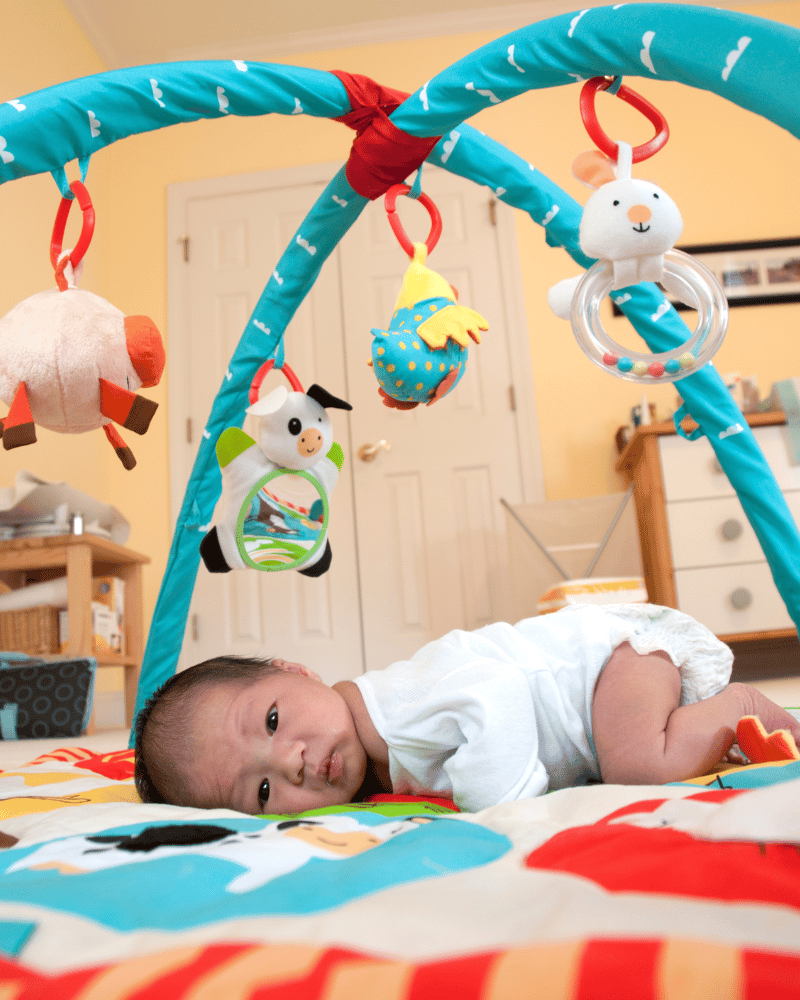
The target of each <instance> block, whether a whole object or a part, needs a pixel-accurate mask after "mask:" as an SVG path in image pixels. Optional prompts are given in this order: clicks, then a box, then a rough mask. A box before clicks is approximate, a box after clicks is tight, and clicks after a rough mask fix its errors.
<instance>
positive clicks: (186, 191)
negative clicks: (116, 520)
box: [167, 161, 545, 530]
mask: <svg viewBox="0 0 800 1000" xmlns="http://www.w3.org/2000/svg"><path fill="white" fill-rule="evenodd" d="M341 166H342V164H341V162H338V161H334V162H327V163H311V164H303V165H301V166H297V167H284V168H281V169H277V170H261V171H256V172H252V173H245V174H232V175H228V176H224V177H207V178H201V179H199V180H191V181H180V182H178V183H175V184H170V185H168V186H167V329H168V353H169V364H168V365H167V374H168V379H167V393H168V399H167V404H168V410H169V420H168V448H169V486H170V511H171V524H172V529H173V530H174V527H175V523H176V521H177V518H178V514H179V513H180V509H181V504H182V502H183V495H184V492H185V483H186V482H187V481H188V478H189V475H190V473H191V468H190V467H189V465H188V463H187V461H186V455H187V451H186V448H185V445H186V443H187V442H186V427H185V425H183V426H181V425H180V424H179V422H178V421H177V420H176V418H175V415H176V414H177V413H183V414H185V413H186V412H187V411H188V409H189V406H188V398H187V384H186V379H185V377H183V375H184V372H185V371H186V365H187V363H188V353H189V350H190V349H191V348H192V343H191V337H190V331H189V329H188V316H189V309H188V298H189V290H188V289H189V284H188V271H187V268H186V262H185V260H184V242H183V241H184V239H185V238H186V236H187V218H188V204H189V202H190V201H192V200H194V199H197V198H204V197H205V198H218V197H222V196H225V195H236V194H242V193H244V192H247V191H253V190H263V189H265V188H276V187H302V186H304V185H312V184H319V183H320V182H322V183H327V182H328V181H329V180H330V179H331V178H332V177H333V176H334V175H335V174H336V172H337V171H338V170H340V169H341ZM485 191H486V193H487V210H488V201H489V198H490V197H491V196H492V195H493V192H491V189H490V188H488V187H487V188H485ZM492 200H493V201H494V210H495V217H496V223H497V234H498V253H499V257H500V264H501V276H502V277H501V283H502V294H503V299H504V303H505V306H506V315H507V322H508V343H509V352H510V361H511V366H512V372H513V377H514V390H515V397H516V398H515V405H516V411H517V428H518V442H519V449H520V454H519V468H520V477H521V481H522V493H523V495H522V498H521V501H522V502H523V503H540V502H543V501H544V499H545V490H544V469H543V463H542V452H541V444H540V439H539V433H538V420H537V414H536V406H535V398H534V386H533V366H532V355H531V349H530V340H529V338H528V323H527V315H526V308H525V299H524V294H523V285H522V270H521V267H520V254H519V243H518V240H517V231H516V213H517V211H518V210H517V209H513V208H510V207H509V206H508V205H505V204H504V203H503V202H501V201H499V200H498V199H496V198H492ZM313 201H314V199H310V200H309V206H308V207H309V209H310V208H311V205H312V204H313ZM190 253H191V245H190ZM268 278H269V273H267V274H265V275H264V283H265V284H266V282H267V280H268ZM489 336H491V333H490V334H489ZM212 402H213V401H212V400H209V401H208V407H209V412H210V409H211V404H212ZM199 433H202V428H193V434H199Z"/></svg>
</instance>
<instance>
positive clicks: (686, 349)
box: [570, 249, 728, 385]
mask: <svg viewBox="0 0 800 1000" xmlns="http://www.w3.org/2000/svg"><path fill="white" fill-rule="evenodd" d="M664 276H665V279H666V281H665V284H667V285H668V287H669V288H670V290H671V291H672V292H673V293H674V294H675V295H676V296H677V297H678V298H679V299H680V300H681V301H682V302H685V303H686V305H687V306H689V307H690V308H692V309H696V310H697V327H696V328H695V331H694V333H693V334H692V335H691V337H690V338H689V339H688V340H687V341H685V342H684V343H683V344H681V345H680V347H676V348H674V349H673V350H671V351H663V352H662V353H660V354H645V353H640V352H638V351H630V350H628V349H627V348H625V347H622V346H621V345H620V344H618V343H616V341H614V340H612V339H611V337H610V336H609V335H608V333H607V332H606V329H605V327H604V326H603V323H602V321H601V319H600V303H601V302H602V301H603V299H604V298H605V297H606V295H607V294H608V292H609V291H610V289H611V285H612V284H613V280H614V272H613V265H612V264H611V263H610V262H609V261H603V260H600V261H598V262H597V263H596V264H594V265H593V266H592V267H590V268H589V270H588V271H586V273H585V274H584V275H583V276H582V277H581V280H580V281H579V282H578V286H577V288H576V289H575V295H574V297H573V299H572V311H571V313H570V322H571V323H572V330H573V333H574V334H575V339H576V340H577V341H578V344H579V346H580V348H581V350H582V351H583V353H584V354H585V355H586V356H587V357H588V358H589V360H590V361H593V362H594V364H596V365H597V366H598V367H599V368H602V369H603V370H604V371H607V372H611V374H612V375H617V376H618V377H619V378H624V379H627V380H628V381H630V382H639V383H642V384H649V385H652V384H653V383H654V382H675V381H677V380H678V379H681V378H685V376H687V375H691V374H692V373H693V372H695V371H697V370H699V369H700V368H702V367H703V365H705V364H706V363H707V362H708V361H710V360H711V358H712V357H713V356H714V354H715V353H716V352H717V351H718V350H719V347H720V345H721V344H722V341H723V340H724V338H725V332H726V331H727V328H728V302H727V299H726V298H725V295H724V293H723V291H722V287H721V286H720V283H719V282H718V281H717V279H716V277H715V276H714V274H713V273H712V272H711V271H709V269H708V268H707V267H706V266H705V264H702V263H701V262H700V261H699V260H697V259H696V258H695V257H692V256H690V254H688V253H684V252H683V251H682V250H674V249H673V250H667V251H666V253H665V254H664Z"/></svg>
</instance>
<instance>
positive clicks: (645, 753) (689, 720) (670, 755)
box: [592, 642, 800, 785]
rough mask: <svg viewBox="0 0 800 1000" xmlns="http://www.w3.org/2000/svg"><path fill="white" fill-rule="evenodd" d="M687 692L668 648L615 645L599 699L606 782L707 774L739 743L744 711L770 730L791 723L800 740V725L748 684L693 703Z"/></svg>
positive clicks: (595, 706) (597, 728) (599, 745)
mask: <svg viewBox="0 0 800 1000" xmlns="http://www.w3.org/2000/svg"><path fill="white" fill-rule="evenodd" d="M680 697H681V677H680V673H679V671H678V668H677V667H676V666H675V665H674V663H673V662H672V660H671V659H670V658H669V656H668V655H667V654H666V653H664V652H661V651H659V652H656V653H652V654H650V655H647V656H643V655H641V654H639V653H637V652H636V651H635V650H634V649H633V648H632V647H631V645H630V643H627V642H625V643H623V644H622V645H621V646H618V647H617V649H615V650H614V652H613V654H612V655H611V658H610V659H609V661H608V663H607V664H606V665H605V667H604V668H603V671H602V673H601V674H600V678H599V680H598V682H597V686H596V688H595V694H594V701H593V703H592V729H593V735H594V743H595V747H596V750H597V758H598V763H599V765H600V774H601V776H602V778H603V781H605V782H607V783H613V784H622V785H633V784H643V785H644V784H663V783H665V782H668V781H683V780H685V779H687V778H694V777H697V776H698V775H701V774H706V773H708V771H709V770H710V769H711V768H712V767H713V766H714V765H715V764H717V763H719V761H720V760H722V759H723V757H724V756H725V754H726V753H728V751H729V750H730V748H731V747H732V746H733V744H734V742H735V740H736V724H737V722H738V721H739V719H740V718H741V717H742V716H744V715H757V716H758V717H759V718H760V719H761V722H762V723H763V725H764V727H765V729H767V731H770V730H774V729H788V730H789V731H790V732H791V733H792V735H793V736H794V738H795V741H796V742H798V743H800V723H798V722H797V720H796V719H795V718H794V717H793V716H792V715H790V714H789V713H788V712H785V711H784V710H783V709H782V708H779V707H778V706H777V705H775V704H774V703H773V702H771V701H770V700H769V699H768V698H766V697H765V696H764V695H762V694H761V693H760V692H759V691H757V690H756V689H755V688H752V687H750V686H749V685H747V684H738V683H736V684H729V685H728V687H726V688H725V689H724V690H723V691H720V692H719V694H715V695H714V696H713V697H711V698H707V699H705V700H704V701H699V702H696V703H694V704H692V705H680Z"/></svg>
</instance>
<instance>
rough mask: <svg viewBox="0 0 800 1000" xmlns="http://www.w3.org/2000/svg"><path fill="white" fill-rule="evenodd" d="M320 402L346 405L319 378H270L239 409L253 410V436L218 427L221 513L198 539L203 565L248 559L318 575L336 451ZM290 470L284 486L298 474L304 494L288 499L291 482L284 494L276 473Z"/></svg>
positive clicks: (326, 560)
mask: <svg viewBox="0 0 800 1000" xmlns="http://www.w3.org/2000/svg"><path fill="white" fill-rule="evenodd" d="M326 407H336V408H338V409H342V410H350V409H352V407H351V406H350V404H349V403H346V402H344V400H341V399H337V397H336V396H333V395H331V393H329V392H327V391H326V390H325V389H323V388H322V387H321V386H319V385H312V386H311V387H310V388H309V390H308V392H307V393H304V392H289V391H288V390H287V389H286V388H285V386H278V387H277V388H276V389H273V390H272V392H270V393H269V394H268V395H266V396H264V397H263V398H262V399H259V400H258V401H257V402H255V403H253V405H252V406H250V407H249V408H248V410H247V412H248V413H251V414H253V415H255V416H257V417H260V421H259V428H258V442H256V441H254V440H253V438H251V437H250V436H249V435H248V434H245V432H244V431H243V430H241V429H240V428H239V427H228V428H227V429H226V430H224V431H223V432H222V434H221V435H220V437H219V440H218V441H217V460H218V462H219V465H220V469H221V470H222V484H223V493H224V513H223V517H222V520H221V521H220V523H219V524H217V525H215V526H214V527H213V528H212V529H211V530H210V531H209V532H208V534H207V535H206V536H205V537H204V538H203V541H202V542H201V543H200V554H201V555H202V557H203V562H204V563H205V565H206V568H207V569H208V570H209V571H210V572H211V573H227V572H228V571H229V570H231V569H245V568H247V567H248V566H249V567H252V568H255V569H262V570H280V569H298V570H299V572H300V573H304V574H305V575H306V576H321V575H322V574H323V573H324V572H325V571H326V570H327V569H328V567H329V566H330V564H331V545H330V542H329V541H328V540H327V529H328V517H327V512H328V497H329V496H330V494H331V492H332V491H333V488H334V486H335V485H336V482H337V480H338V478H339V471H340V470H341V467H342V463H343V461H344V454H343V452H342V449H341V447H340V446H339V445H338V444H337V443H336V442H335V441H334V440H333V428H332V426H331V422H330V419H329V417H328V414H327V413H326V412H325V408H326ZM292 472H295V473H296V475H295V476H292V477H291V480H289V481H288V482H289V485H290V487H295V486H297V485H298V481H299V479H301V478H302V479H303V480H306V481H307V483H309V484H310V486H311V498H312V499H311V502H304V501H303V500H292V493H291V489H290V491H289V493H288V494H287V492H286V491H285V490H281V479H282V477H283V476H285V475H286V474H287V473H288V474H290V473H292ZM285 482H287V481H286V480H284V483H285ZM299 485H300V486H303V485H304V484H303V483H302V482H299ZM300 495H301V494H298V496H300Z"/></svg>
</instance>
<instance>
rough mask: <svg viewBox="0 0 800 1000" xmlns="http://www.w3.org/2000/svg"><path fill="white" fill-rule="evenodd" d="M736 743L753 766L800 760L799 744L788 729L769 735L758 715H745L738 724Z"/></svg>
mask: <svg viewBox="0 0 800 1000" xmlns="http://www.w3.org/2000/svg"><path fill="white" fill-rule="evenodd" d="M736 742H737V743H738V744H739V748H740V750H741V751H742V753H744V754H745V756H746V757H747V758H748V759H749V760H750V761H751V762H752V763H753V764H766V763H769V762H770V761H776V760H800V752H798V749H797V744H796V743H795V741H794V737H793V736H792V734H791V733H790V732H789V730H788V729H776V730H775V732H774V733H768V732H767V731H766V729H765V728H764V726H763V724H762V722H761V719H759V718H758V716H757V715H745V716H743V717H742V718H741V719H739V721H738V723H737V724H736Z"/></svg>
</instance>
